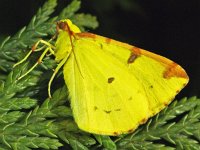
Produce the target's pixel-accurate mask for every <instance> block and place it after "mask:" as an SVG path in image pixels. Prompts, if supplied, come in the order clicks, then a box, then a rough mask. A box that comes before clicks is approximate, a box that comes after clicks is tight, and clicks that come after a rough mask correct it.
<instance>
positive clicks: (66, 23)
mask: <svg viewBox="0 0 200 150" xmlns="http://www.w3.org/2000/svg"><path fill="white" fill-rule="evenodd" d="M57 31H58V32H60V31H67V32H69V33H80V32H81V31H80V29H79V28H78V27H77V26H76V25H74V24H73V23H72V21H71V20H69V19H64V20H60V21H58V22H57Z"/></svg>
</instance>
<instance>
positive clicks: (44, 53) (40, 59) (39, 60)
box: [18, 47, 51, 80]
mask: <svg viewBox="0 0 200 150" xmlns="http://www.w3.org/2000/svg"><path fill="white" fill-rule="evenodd" d="M49 49H51V48H50V47H47V48H46V49H45V51H44V52H43V53H42V55H41V56H40V58H39V59H38V61H37V62H36V63H35V64H34V65H33V66H32V67H31V68H30V69H29V70H28V71H27V72H26V73H25V74H23V75H22V76H20V77H19V78H18V80H20V79H22V78H23V77H25V76H26V75H27V74H29V73H30V72H31V71H32V70H33V69H34V68H35V67H36V66H37V65H38V64H40V63H41V61H42V59H43V58H44V57H45V55H46V53H47V52H48V51H49Z"/></svg>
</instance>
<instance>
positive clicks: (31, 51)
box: [13, 39, 55, 68]
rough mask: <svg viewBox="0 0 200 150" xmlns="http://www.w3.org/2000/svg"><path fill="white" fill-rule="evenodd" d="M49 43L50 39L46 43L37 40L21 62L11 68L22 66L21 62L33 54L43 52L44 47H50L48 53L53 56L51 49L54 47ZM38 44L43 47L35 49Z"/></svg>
mask: <svg viewBox="0 0 200 150" xmlns="http://www.w3.org/2000/svg"><path fill="white" fill-rule="evenodd" d="M50 41H52V39H50V40H49V41H48V42H47V41H44V40H39V41H38V42H37V43H35V45H34V46H33V47H32V49H31V50H30V51H29V52H28V54H27V55H26V56H25V57H24V58H23V59H22V60H21V61H19V62H17V63H16V64H14V65H13V68H14V67H16V66H18V65H19V64H22V63H23V62H25V61H26V60H27V59H28V57H29V56H30V55H31V54H32V53H33V52H38V51H41V50H43V49H44V47H45V46H48V47H50V49H49V52H50V54H53V55H54V51H53V49H55V47H54V46H53V45H52V44H50V43H49V42H50ZM40 43H42V44H44V46H42V47H40V48H38V49H36V48H37V47H38V45H39V44H40Z"/></svg>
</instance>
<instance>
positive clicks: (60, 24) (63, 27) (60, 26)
mask: <svg viewBox="0 0 200 150" xmlns="http://www.w3.org/2000/svg"><path fill="white" fill-rule="evenodd" d="M58 27H59V29H62V30H65V28H66V23H65V22H58Z"/></svg>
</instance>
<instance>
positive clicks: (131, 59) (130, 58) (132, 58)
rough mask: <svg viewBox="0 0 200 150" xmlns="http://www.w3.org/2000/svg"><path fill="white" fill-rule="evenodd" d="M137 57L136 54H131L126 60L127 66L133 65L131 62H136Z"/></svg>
mask: <svg viewBox="0 0 200 150" xmlns="http://www.w3.org/2000/svg"><path fill="white" fill-rule="evenodd" d="M137 57H138V55H136V54H134V53H131V55H130V56H129V58H128V60H127V63H128V64H131V63H133V62H134V61H135V60H136V58H137Z"/></svg>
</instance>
